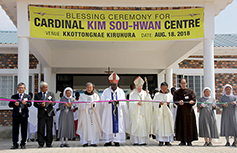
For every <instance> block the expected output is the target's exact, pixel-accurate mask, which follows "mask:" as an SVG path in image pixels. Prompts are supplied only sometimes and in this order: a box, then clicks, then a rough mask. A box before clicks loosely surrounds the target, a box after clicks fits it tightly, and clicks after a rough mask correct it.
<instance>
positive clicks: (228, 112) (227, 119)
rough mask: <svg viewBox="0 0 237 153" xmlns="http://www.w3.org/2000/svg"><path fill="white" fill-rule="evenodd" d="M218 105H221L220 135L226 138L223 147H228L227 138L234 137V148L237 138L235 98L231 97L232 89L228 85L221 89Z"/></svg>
mask: <svg viewBox="0 0 237 153" xmlns="http://www.w3.org/2000/svg"><path fill="white" fill-rule="evenodd" d="M219 102H220V103H225V104H222V107H223V111H222V115H221V134H220V136H224V137H225V138H226V144H225V146H230V142H229V136H233V137H234V142H233V144H232V146H236V137H237V123H236V114H235V113H236V112H235V108H236V106H237V105H236V96H234V95H233V88H232V86H231V85H230V84H226V85H225V86H224V88H223V96H221V98H220V100H219Z"/></svg>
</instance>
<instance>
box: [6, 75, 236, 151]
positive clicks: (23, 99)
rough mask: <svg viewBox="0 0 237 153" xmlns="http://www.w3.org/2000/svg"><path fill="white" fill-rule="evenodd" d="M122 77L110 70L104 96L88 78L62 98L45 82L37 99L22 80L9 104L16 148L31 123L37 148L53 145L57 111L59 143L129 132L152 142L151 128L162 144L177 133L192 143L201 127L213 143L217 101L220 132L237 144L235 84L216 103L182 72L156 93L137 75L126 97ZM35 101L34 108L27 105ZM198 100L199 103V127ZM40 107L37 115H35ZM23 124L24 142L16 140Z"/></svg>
mask: <svg viewBox="0 0 237 153" xmlns="http://www.w3.org/2000/svg"><path fill="white" fill-rule="evenodd" d="M119 79H120V78H119V76H118V75H117V74H116V73H112V74H111V75H110V76H109V77H108V80H109V82H110V86H109V87H108V88H106V89H105V90H104V91H103V93H102V95H101V97H100V96H99V95H98V94H97V93H96V92H95V91H94V85H93V84H92V83H91V82H88V83H86V86H85V88H86V91H85V92H84V93H83V94H82V95H79V93H78V92H77V93H76V94H75V98H74V96H73V89H72V88H70V87H67V88H65V89H64V92H63V93H62V94H61V96H60V97H61V98H59V99H55V95H54V93H52V92H50V91H48V84H47V83H46V82H41V84H40V89H41V91H40V92H39V93H37V94H36V95H35V96H34V100H35V102H31V99H32V98H31V96H30V95H28V94H26V93H25V89H26V87H25V84H24V83H19V84H18V87H17V90H18V93H17V94H15V95H13V96H12V99H16V100H17V101H16V102H9V107H12V108H13V116H12V117H13V124H12V127H13V128H12V141H13V146H12V149H17V148H19V144H20V147H21V148H22V149H25V148H26V147H25V145H26V140H27V137H28V138H30V136H31V133H33V132H28V134H27V129H34V130H31V131H34V132H36V131H37V136H38V140H37V141H38V145H39V146H38V148H42V147H44V144H46V147H52V141H53V134H54V133H55V131H54V129H55V127H54V124H53V122H54V119H53V117H54V116H56V120H55V121H56V138H57V139H58V140H61V145H60V147H70V146H69V144H68V139H75V137H76V136H78V135H79V136H80V143H81V144H82V145H83V147H86V146H89V145H90V146H97V144H98V143H99V142H100V141H102V142H103V143H104V146H112V145H113V144H114V145H115V146H120V143H124V142H126V138H127V137H126V134H127V136H128V134H129V135H130V142H131V144H133V145H141V146H143V145H148V144H149V140H150V138H149V135H150V134H153V135H155V136H156V141H158V142H159V143H158V145H159V146H163V145H167V146H171V145H172V144H171V143H172V142H174V140H175V139H176V140H177V141H180V144H179V145H181V146H184V145H187V146H192V141H195V140H198V133H199V137H203V138H204V140H205V144H204V146H213V144H212V139H213V138H219V132H218V130H217V123H216V122H217V121H216V116H215V112H214V110H215V109H216V107H222V108H223V111H222V116H221V130H220V136H224V137H226V144H225V146H230V142H229V137H230V136H233V137H234V141H233V143H232V146H236V145H237V144H236V137H237V117H236V116H237V114H236V110H235V109H236V107H237V105H236V96H234V95H233V88H232V86H231V85H229V84H227V85H225V86H224V88H223V96H222V97H221V98H220V100H219V102H221V104H218V103H216V100H215V99H214V97H211V92H212V91H211V89H210V88H208V87H206V88H204V89H203V96H202V97H201V98H200V99H198V100H197V99H196V96H195V93H194V91H193V90H192V89H189V88H187V81H186V79H184V78H183V79H181V81H180V89H178V90H176V91H175V90H174V88H173V89H171V92H169V90H168V84H167V83H166V82H163V83H161V85H160V91H159V92H157V93H156V94H155V95H154V98H153V99H152V97H151V96H150V94H149V91H148V90H147V89H146V90H143V85H144V80H143V79H142V78H141V77H137V78H136V79H135V80H134V85H135V89H134V90H131V91H130V92H129V93H127V95H126V98H125V93H124V91H123V90H122V89H121V88H119V87H118V82H119ZM36 100H38V101H36ZM55 100H57V102H56V101H55ZM100 100H101V101H100ZM45 101H47V102H45ZM32 104H33V105H34V107H35V108H34V109H33V111H29V108H32V107H33V106H32ZM128 104H129V105H128ZM194 105H197V106H198V107H199V108H200V115H199V132H198V130H197V124H196V117H195V112H194V109H193V106H194ZM36 110H37V111H36ZM36 112H38V113H37V116H36V114H35V115H33V114H34V113H36ZM29 114H30V115H31V114H32V116H30V118H31V119H28V118H29ZM19 125H21V142H20V143H19V144H18V137H19Z"/></svg>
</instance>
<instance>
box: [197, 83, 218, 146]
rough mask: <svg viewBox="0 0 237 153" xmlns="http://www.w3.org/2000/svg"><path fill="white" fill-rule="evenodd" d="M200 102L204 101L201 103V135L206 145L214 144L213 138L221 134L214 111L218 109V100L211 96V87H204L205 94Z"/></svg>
mask: <svg viewBox="0 0 237 153" xmlns="http://www.w3.org/2000/svg"><path fill="white" fill-rule="evenodd" d="M198 102H204V103H201V104H200V105H199V108H200V115H199V137H203V138H204V140H205V143H204V146H213V145H212V138H219V135H218V130H217V124H216V116H215V111H214V110H215V109H216V100H215V99H214V98H212V97H211V89H210V88H209V87H205V88H204V89H203V96H202V97H201V98H200V99H198ZM208 139H209V141H208Z"/></svg>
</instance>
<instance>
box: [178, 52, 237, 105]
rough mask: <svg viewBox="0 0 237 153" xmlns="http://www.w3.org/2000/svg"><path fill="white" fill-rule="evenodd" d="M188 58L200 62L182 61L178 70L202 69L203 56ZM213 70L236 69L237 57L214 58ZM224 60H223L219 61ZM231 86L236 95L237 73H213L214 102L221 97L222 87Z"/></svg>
mask: <svg viewBox="0 0 237 153" xmlns="http://www.w3.org/2000/svg"><path fill="white" fill-rule="evenodd" d="M189 58H200V60H183V61H182V62H180V63H179V68H180V69H203V60H202V58H203V56H190V57H189ZM214 58H215V59H218V60H215V68H217V69H236V68H237V61H235V60H233V59H237V55H223V56H215V57H214ZM223 58H225V60H221V59H223ZM174 83H175V78H174ZM226 84H231V85H232V86H233V93H234V94H235V95H236V94H237V73H215V89H216V100H217V101H218V100H219V99H220V97H221V96H222V90H223V86H224V85H226Z"/></svg>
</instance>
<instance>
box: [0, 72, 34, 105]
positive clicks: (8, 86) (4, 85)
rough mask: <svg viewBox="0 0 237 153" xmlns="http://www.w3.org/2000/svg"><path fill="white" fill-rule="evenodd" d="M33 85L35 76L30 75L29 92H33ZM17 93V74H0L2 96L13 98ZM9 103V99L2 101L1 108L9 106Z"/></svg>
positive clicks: (0, 102)
mask: <svg viewBox="0 0 237 153" xmlns="http://www.w3.org/2000/svg"><path fill="white" fill-rule="evenodd" d="M33 85H34V84H33V77H32V76H29V87H28V89H29V90H28V92H33V89H34V88H33ZM15 93H17V76H12V75H9V76H0V97H7V98H11V96H12V95H13V94H15ZM8 103H9V102H8V101H0V108H1V107H2V108H3V107H5V108H7V107H8Z"/></svg>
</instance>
